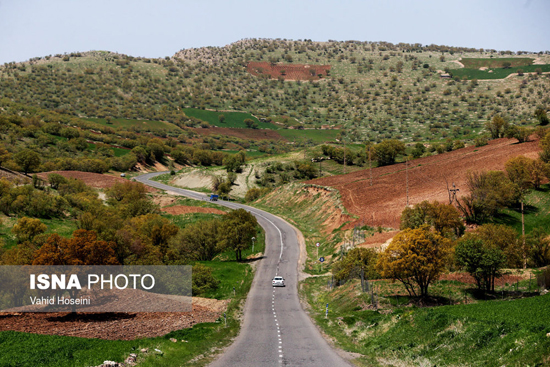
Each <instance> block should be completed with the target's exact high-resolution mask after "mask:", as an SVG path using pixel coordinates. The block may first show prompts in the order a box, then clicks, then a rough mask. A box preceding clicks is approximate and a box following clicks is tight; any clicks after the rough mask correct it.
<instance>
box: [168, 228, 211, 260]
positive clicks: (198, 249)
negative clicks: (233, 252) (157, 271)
mask: <svg viewBox="0 0 550 367" xmlns="http://www.w3.org/2000/svg"><path fill="white" fill-rule="evenodd" d="M220 225H221V221H220V220H218V219H213V220H203V221H199V222H196V223H193V224H189V225H187V226H185V228H183V229H181V230H180V231H179V233H178V234H177V235H176V236H175V237H172V239H171V240H170V247H169V250H168V255H167V257H168V258H169V260H170V261H172V262H178V261H183V262H184V263H187V262H189V261H210V260H212V259H213V258H214V257H215V256H216V255H218V254H219V253H220V252H221V251H222V247H221V245H220V241H219V237H220Z"/></svg>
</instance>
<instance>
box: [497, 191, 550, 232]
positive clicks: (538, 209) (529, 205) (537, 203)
mask: <svg viewBox="0 0 550 367" xmlns="http://www.w3.org/2000/svg"><path fill="white" fill-rule="evenodd" d="M524 217H525V234H529V233H530V232H531V231H532V230H533V229H535V228H543V229H548V228H550V184H545V185H542V186H541V188H540V190H531V191H530V192H529V193H528V194H527V195H526V196H525V205H524ZM494 222H495V223H498V224H505V225H507V226H510V227H513V228H514V229H515V230H516V232H517V233H518V234H521V209H520V208H513V209H504V210H502V211H501V212H500V213H499V214H498V215H497V216H496V217H495V218H494Z"/></svg>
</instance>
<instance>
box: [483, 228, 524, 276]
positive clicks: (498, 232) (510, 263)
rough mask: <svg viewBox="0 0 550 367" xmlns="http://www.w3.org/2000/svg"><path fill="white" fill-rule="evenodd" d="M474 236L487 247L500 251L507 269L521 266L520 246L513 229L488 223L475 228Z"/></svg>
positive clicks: (521, 254)
mask: <svg viewBox="0 0 550 367" xmlns="http://www.w3.org/2000/svg"><path fill="white" fill-rule="evenodd" d="M474 234H475V235H476V236H477V238H479V239H481V240H482V241H483V243H484V244H486V245H487V246H489V247H491V248H496V249H499V250H500V251H502V253H503V254H504V256H505V262H504V265H505V266H507V267H508V268H519V267H521V266H522V265H523V249H522V244H521V242H520V241H518V235H517V233H516V231H515V230H514V229H513V228H511V227H508V226H506V225H504V224H493V223H488V224H484V225H481V226H479V227H477V229H476V230H475V232H474Z"/></svg>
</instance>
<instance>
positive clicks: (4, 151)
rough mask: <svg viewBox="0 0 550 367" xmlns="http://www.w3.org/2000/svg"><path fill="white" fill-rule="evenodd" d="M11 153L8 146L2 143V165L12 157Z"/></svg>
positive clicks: (0, 161) (0, 157) (0, 155)
mask: <svg viewBox="0 0 550 367" xmlns="http://www.w3.org/2000/svg"><path fill="white" fill-rule="evenodd" d="M10 157H11V153H10V152H8V150H7V149H6V148H4V147H3V146H1V145H0V166H1V165H2V164H3V163H4V162H6V161H7V160H8V159H10Z"/></svg>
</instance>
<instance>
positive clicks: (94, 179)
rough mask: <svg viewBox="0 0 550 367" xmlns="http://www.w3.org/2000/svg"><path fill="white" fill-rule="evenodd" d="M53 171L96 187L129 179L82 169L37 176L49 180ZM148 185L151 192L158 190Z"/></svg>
mask: <svg viewBox="0 0 550 367" xmlns="http://www.w3.org/2000/svg"><path fill="white" fill-rule="evenodd" d="M51 173H57V174H59V175H61V176H63V177H65V178H76V179H79V180H82V181H84V183H85V184H86V185H88V186H90V187H95V188H96V189H108V188H109V187H111V186H113V185H114V184H115V183H124V182H128V180H126V179H124V178H122V177H115V176H109V175H102V174H100V173H92V172H80V171H52V172H42V173H38V174H37V176H38V177H40V178H42V179H44V180H47V179H48V175H49V174H51ZM146 187H147V191H149V192H154V191H157V189H155V188H152V187H150V186H146Z"/></svg>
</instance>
